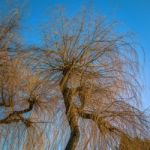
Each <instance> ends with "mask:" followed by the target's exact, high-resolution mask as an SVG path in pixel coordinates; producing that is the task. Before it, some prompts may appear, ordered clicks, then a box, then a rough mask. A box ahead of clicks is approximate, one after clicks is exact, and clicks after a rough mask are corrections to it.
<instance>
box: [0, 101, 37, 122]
mask: <svg viewBox="0 0 150 150" xmlns="http://www.w3.org/2000/svg"><path fill="white" fill-rule="evenodd" d="M28 102H29V106H28V108H26V109H23V110H20V111H13V112H12V113H10V114H9V115H8V116H7V117H5V118H4V119H1V120H0V124H9V123H12V122H19V121H20V120H21V121H23V122H24V123H25V124H26V121H25V120H26V119H25V118H23V117H21V115H22V114H24V113H27V112H30V111H31V110H32V109H33V106H34V103H35V102H34V100H29V101H28Z"/></svg>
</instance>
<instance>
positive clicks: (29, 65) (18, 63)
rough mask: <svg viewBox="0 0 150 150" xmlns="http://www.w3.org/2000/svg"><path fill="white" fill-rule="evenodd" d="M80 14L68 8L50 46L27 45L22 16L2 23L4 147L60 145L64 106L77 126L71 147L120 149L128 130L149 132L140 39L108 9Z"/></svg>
mask: <svg viewBox="0 0 150 150" xmlns="http://www.w3.org/2000/svg"><path fill="white" fill-rule="evenodd" d="M79 15H80V16H79ZM79 15H77V16H75V17H68V18H67V17H65V16H64V15H63V13H60V14H59V17H56V18H55V19H54V20H53V24H52V26H51V27H50V29H49V30H46V33H47V34H45V36H44V39H43V41H44V42H45V44H44V45H43V47H41V48H37V46H35V47H36V48H35V47H34V48H33V47H32V48H28V49H25V50H23V49H24V48H23V47H22V46H20V44H19V43H20V41H18V39H17V38H16V33H17V31H16V29H17V27H18V21H17V18H16V17H10V18H8V20H7V21H6V23H5V22H4V23H3V22H2V23H1V24H0V57H1V59H0V111H1V118H0V135H1V140H0V147H1V149H41V150H42V149H58V142H56V141H55V139H54V138H56V140H58V136H61V135H60V134H59V133H60V131H59V129H57V130H56V128H58V127H56V128H54V130H53V128H52V126H53V125H54V124H53V123H52V120H55V119H54V118H55V117H56V115H57V114H58V113H61V117H62V118H63V119H64V120H65V118H66V120H67V123H68V125H69V127H70V131H71V132H70V136H69V140H68V141H63V143H66V142H67V143H66V146H65V149H66V150H74V149H108V148H110V147H111V148H112V149H117V148H119V143H120V140H121V137H122V136H124V135H128V136H129V137H131V138H132V137H138V138H146V137H147V136H148V135H147V133H148V132H147V130H148V129H149V123H148V121H147V118H146V116H145V114H144V113H143V112H141V111H140V110H139V108H138V106H139V105H140V84H139V82H138V80H137V78H136V75H137V73H138V67H139V65H138V55H137V50H136V47H134V43H132V42H131V41H130V39H129V37H128V35H126V36H125V35H119V34H117V33H116V32H115V30H114V28H113V25H114V24H109V23H108V22H106V21H105V19H104V18H103V17H95V16H92V15H91V16H86V15H85V13H83V15H81V14H79ZM60 103H63V104H64V106H65V112H63V110H61V111H59V109H60V108H61V109H62V107H59V108H58V105H59V104H60ZM61 125H62V126H63V127H64V128H65V126H66V124H65V122H63V124H61ZM84 128H85V129H84ZM50 131H52V132H53V134H52V136H53V137H51V132H50ZM63 134H65V133H63ZM52 138H53V139H52ZM62 139H63V138H62ZM61 142H62V141H61ZM6 143H7V145H6ZM59 144H60V143H59ZM62 148H63V146H62Z"/></svg>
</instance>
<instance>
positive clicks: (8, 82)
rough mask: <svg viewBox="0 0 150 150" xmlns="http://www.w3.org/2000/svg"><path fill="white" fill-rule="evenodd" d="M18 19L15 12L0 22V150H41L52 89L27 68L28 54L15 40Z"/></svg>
mask: <svg viewBox="0 0 150 150" xmlns="http://www.w3.org/2000/svg"><path fill="white" fill-rule="evenodd" d="M18 19H19V18H18V13H16V11H15V12H12V14H11V15H10V16H8V17H5V18H4V19H3V20H0V21H1V22H0V115H1V117H0V149H44V147H43V146H44V142H46V139H45V138H44V135H45V134H46V132H44V133H43V131H45V128H47V126H46V124H45V122H46V123H47V124H48V125H49V122H50V119H49V117H50V116H52V110H53V107H54V105H55V102H53V103H51V105H49V104H50V103H49V99H50V98H51V99H53V101H55V99H56V95H55V92H54V90H53V89H54V88H55V85H52V84H50V82H47V81H46V80H44V79H42V78H41V77H40V76H39V75H38V74H37V73H36V72H34V71H33V70H30V68H29V67H28V66H27V65H29V64H28V63H27V61H26V60H27V58H28V57H29V55H30V53H28V52H27V51H23V47H22V45H21V41H20V40H19V38H18V37H19V36H18V29H19V25H18V24H19V22H18V21H19V20H18ZM33 61H34V60H33ZM52 87H53V89H52ZM57 97H58V93H57ZM47 131H49V130H48V129H47ZM45 136H46V135H45ZM47 137H48V136H47ZM47 139H48V138H47ZM47 143H48V142H47ZM47 147H49V145H47ZM45 148H46V146H45ZM47 149H49V148H47Z"/></svg>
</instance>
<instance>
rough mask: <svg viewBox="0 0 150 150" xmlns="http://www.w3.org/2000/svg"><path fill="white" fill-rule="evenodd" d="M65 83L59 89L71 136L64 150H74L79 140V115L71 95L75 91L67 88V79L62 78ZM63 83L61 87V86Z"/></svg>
mask: <svg viewBox="0 0 150 150" xmlns="http://www.w3.org/2000/svg"><path fill="white" fill-rule="evenodd" d="M64 79H65V82H64V81H63V79H62V81H61V82H60V88H61V92H62V95H63V99H64V104H65V107H66V116H67V120H68V123H69V126H70V130H71V134H70V138H69V141H68V143H67V145H66V148H65V150H75V149H76V147H77V144H78V142H79V138H80V130H79V125H78V120H79V114H78V109H77V107H76V106H75V105H74V104H73V94H74V92H73V91H75V89H73V88H68V87H67V79H66V78H65V77H64ZM61 83H63V85H61Z"/></svg>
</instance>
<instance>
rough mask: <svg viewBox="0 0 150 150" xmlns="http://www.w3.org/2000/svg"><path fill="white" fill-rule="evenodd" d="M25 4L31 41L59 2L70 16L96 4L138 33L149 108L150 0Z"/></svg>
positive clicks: (0, 0) (34, 0)
mask: <svg viewBox="0 0 150 150" xmlns="http://www.w3.org/2000/svg"><path fill="white" fill-rule="evenodd" d="M5 1H6V0H0V9H1V10H2V9H3V10H4V9H5V4H6V3H5ZM14 1H17V0H14ZM21 4H22V6H23V10H24V12H25V13H23V14H24V16H25V20H24V24H23V27H25V28H28V29H30V32H29V31H28V30H24V32H23V34H24V36H25V37H26V38H25V41H26V42H28V43H31V44H32V43H38V42H39V36H38V35H39V33H38V28H37V26H38V25H39V24H42V23H43V22H44V21H46V17H47V16H48V15H47V14H48V13H50V10H51V9H53V8H54V7H55V6H56V5H63V6H64V7H65V9H66V10H67V13H68V14H69V15H70V14H73V13H75V12H76V11H78V10H79V9H80V8H81V7H83V6H87V7H88V8H90V7H91V6H92V7H93V9H94V10H95V12H96V13H98V14H102V15H104V16H106V17H107V18H108V19H110V20H117V21H118V22H119V23H120V27H119V28H120V29H122V30H127V31H132V32H134V33H135V34H136V37H137V40H138V41H139V44H141V45H142V46H143V48H144V49H145V56H146V61H145V64H144V73H143V74H142V75H143V77H142V78H143V81H142V82H143V84H144V87H143V102H144V107H145V108H146V107H148V106H150V69H149V68H150V0H28V1H27V0H24V1H23V0H22V1H21ZM9 5H10V6H9V7H11V6H13V5H15V3H11V2H10V4H9ZM0 13H2V11H0ZM140 54H141V53H140Z"/></svg>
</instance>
